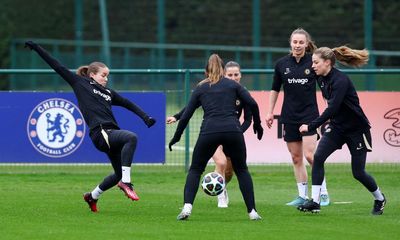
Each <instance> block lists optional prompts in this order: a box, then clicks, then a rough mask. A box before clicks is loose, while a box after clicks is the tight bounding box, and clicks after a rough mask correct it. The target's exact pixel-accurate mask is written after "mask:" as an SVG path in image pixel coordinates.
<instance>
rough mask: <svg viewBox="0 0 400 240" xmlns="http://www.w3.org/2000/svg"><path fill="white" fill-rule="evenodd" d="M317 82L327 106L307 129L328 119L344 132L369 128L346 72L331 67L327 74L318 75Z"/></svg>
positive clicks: (314, 127) (311, 128) (313, 127)
mask: <svg viewBox="0 0 400 240" xmlns="http://www.w3.org/2000/svg"><path fill="white" fill-rule="evenodd" d="M318 84H319V85H320V88H321V91H322V95H323V96H324V98H325V99H327V102H328V107H327V108H326V109H325V110H324V112H323V113H322V114H321V116H319V117H318V118H316V119H314V120H313V121H312V122H311V123H310V124H309V125H308V130H309V131H312V130H315V129H316V128H318V127H319V126H321V125H322V124H323V123H325V122H326V121H327V120H330V125H331V126H333V127H335V129H338V130H339V131H340V132H342V133H344V134H351V133H355V132H359V131H363V130H365V129H369V128H370V123H369V121H368V118H367V117H366V116H365V114H364V112H363V110H362V108H361V106H360V101H359V99H358V95H357V92H356V89H355V88H354V85H353V83H352V82H351V80H350V79H349V78H348V77H347V75H346V74H344V73H342V72H341V71H339V70H338V69H336V68H332V70H331V71H330V72H329V73H328V75H326V76H321V77H319V79H318Z"/></svg>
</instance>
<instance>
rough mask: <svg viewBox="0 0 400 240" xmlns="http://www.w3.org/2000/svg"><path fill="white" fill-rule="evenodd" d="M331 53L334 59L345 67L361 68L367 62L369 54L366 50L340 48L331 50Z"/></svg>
mask: <svg viewBox="0 0 400 240" xmlns="http://www.w3.org/2000/svg"><path fill="white" fill-rule="evenodd" d="M332 51H333V53H334V54H335V56H336V59H337V60H338V61H339V62H340V63H342V64H344V65H346V66H352V67H361V66H363V65H365V64H367V63H368V60H369V52H368V51H367V50H366V49H363V50H357V49H351V48H349V47H346V46H340V47H335V48H333V49H332Z"/></svg>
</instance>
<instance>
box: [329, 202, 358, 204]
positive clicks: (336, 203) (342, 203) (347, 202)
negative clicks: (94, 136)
mask: <svg viewBox="0 0 400 240" xmlns="http://www.w3.org/2000/svg"><path fill="white" fill-rule="evenodd" d="M333 203H334V204H352V203H353V202H333Z"/></svg>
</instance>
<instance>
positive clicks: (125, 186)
mask: <svg viewBox="0 0 400 240" xmlns="http://www.w3.org/2000/svg"><path fill="white" fill-rule="evenodd" d="M118 187H119V188H120V189H121V190H122V191H123V192H124V193H125V195H126V196H127V197H128V198H130V199H132V201H139V196H138V195H137V194H136V192H135V190H134V189H133V185H132V183H124V182H122V181H119V182H118Z"/></svg>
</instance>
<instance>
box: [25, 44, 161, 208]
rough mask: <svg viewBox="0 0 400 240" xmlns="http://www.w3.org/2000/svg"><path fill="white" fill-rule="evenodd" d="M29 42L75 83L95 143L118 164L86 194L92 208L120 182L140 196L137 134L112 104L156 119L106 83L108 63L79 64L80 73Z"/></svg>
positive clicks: (150, 120)
mask: <svg viewBox="0 0 400 240" xmlns="http://www.w3.org/2000/svg"><path fill="white" fill-rule="evenodd" d="M25 46H26V47H29V48H30V49H31V50H34V51H36V52H37V53H38V54H39V56H40V57H42V58H43V60H44V61H45V62H46V63H47V64H49V66H50V67H51V68H53V69H54V70H55V71H56V72H57V73H58V74H59V75H60V76H61V77H62V78H63V79H64V80H65V81H66V82H67V83H68V84H69V85H70V86H71V87H72V89H73V90H74V93H75V96H76V98H77V100H78V103H79V109H80V110H81V112H82V114H83V117H84V119H85V122H86V124H87V125H88V127H89V128H90V133H89V135H90V138H91V139H92V142H93V144H94V145H95V146H96V148H97V149H98V150H100V151H102V152H104V153H106V154H107V156H108V157H109V159H110V161H111V164H112V166H113V168H114V173H112V174H111V175H110V176H108V177H106V178H105V179H104V180H103V182H102V183H100V184H99V185H98V186H97V187H96V188H95V189H94V190H93V191H92V192H88V193H85V194H84V195H83V199H84V200H85V201H86V202H87V204H88V205H89V207H90V209H91V210H92V211H93V212H97V200H98V198H99V197H100V195H101V194H102V193H103V192H104V191H106V190H107V189H109V188H111V187H113V186H115V185H116V184H118V187H119V188H120V189H121V190H122V191H124V193H125V194H126V196H127V197H128V198H130V199H132V200H135V201H137V200H139V197H138V196H137V194H136V192H135V191H134V189H133V185H132V183H131V164H132V160H133V154H134V152H135V149H136V143H137V136H136V134H134V133H132V132H129V131H126V130H121V129H120V128H119V127H118V124H117V121H116V119H115V117H114V114H113V112H112V109H111V106H112V105H114V106H121V107H124V108H126V109H128V110H130V111H132V112H133V113H135V114H136V115H137V116H139V117H140V118H141V119H142V120H143V121H144V123H145V124H146V125H147V126H148V127H151V126H153V125H154V124H155V120H154V119H153V118H151V117H149V116H148V115H147V114H146V113H145V112H144V111H143V110H142V109H141V108H140V107H139V106H137V105H136V104H134V103H133V102H131V101H129V100H128V99H126V98H124V97H122V96H121V95H119V94H118V93H117V92H115V91H114V90H112V89H110V88H107V87H106V86H107V82H108V75H109V73H110V70H109V69H108V67H107V66H106V65H105V64H104V63H101V62H93V63H91V64H90V65H88V66H81V67H79V68H78V70H77V73H73V72H71V71H69V69H68V68H67V67H65V66H64V65H62V64H61V63H60V62H59V61H58V60H56V59H55V58H53V57H52V56H50V55H49V54H48V53H47V51H45V50H44V49H43V48H42V47H41V46H39V45H38V44H36V43H34V42H32V41H28V42H26V43H25Z"/></svg>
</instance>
